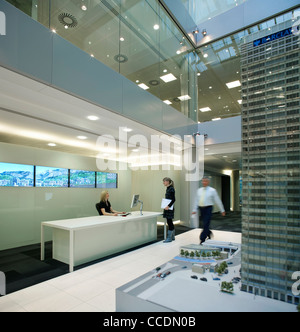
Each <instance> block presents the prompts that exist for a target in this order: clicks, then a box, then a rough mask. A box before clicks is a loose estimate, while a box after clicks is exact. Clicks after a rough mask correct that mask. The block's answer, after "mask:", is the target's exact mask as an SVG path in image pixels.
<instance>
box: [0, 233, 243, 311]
mask: <svg viewBox="0 0 300 332" xmlns="http://www.w3.org/2000/svg"><path fill="white" fill-rule="evenodd" d="M199 234H200V230H199V229H194V230H192V231H189V232H186V233H183V234H180V235H178V236H176V241H174V242H172V243H162V242H157V243H155V244H152V245H149V246H147V247H144V248H141V249H138V250H135V251H132V252H130V253H127V254H123V255H120V256H117V257H114V258H112V259H108V260H106V261H103V262H101V263H97V264H94V265H91V266H89V267H86V268H83V269H80V270H77V271H75V272H73V273H69V274H66V275H63V276H61V277H57V278H54V279H51V280H48V281H46V282H43V283H40V284H37V285H35V286H32V287H28V288H25V289H23V290H20V291H17V292H14V293H11V294H8V295H6V296H3V297H0V312H21V311H24V312H26V311H27V312H54V311H58V312H83V311H88V312H91V311H96V312H97V311H98V312H99V311H100V312H113V311H115V308H116V304H115V290H116V288H118V287H120V286H121V285H123V284H125V283H127V282H129V281H130V280H133V279H135V278H137V277H139V276H140V275H142V274H144V273H146V272H148V271H149V270H152V269H154V268H156V267H158V266H160V265H161V264H163V263H166V262H167V261H168V260H170V259H172V258H174V257H175V256H176V255H178V254H179V249H180V246H182V245H187V244H192V243H196V244H198V242H199ZM214 235H215V237H214V239H215V240H220V241H232V242H236V243H240V242H241V234H240V233H229V232H220V231H214Z"/></svg>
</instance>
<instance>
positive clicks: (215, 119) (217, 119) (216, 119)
mask: <svg viewBox="0 0 300 332" xmlns="http://www.w3.org/2000/svg"><path fill="white" fill-rule="evenodd" d="M211 120H212V121H219V120H221V118H214V119H211Z"/></svg>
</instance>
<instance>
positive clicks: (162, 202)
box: [161, 198, 174, 210]
mask: <svg viewBox="0 0 300 332" xmlns="http://www.w3.org/2000/svg"><path fill="white" fill-rule="evenodd" d="M169 203H171V200H170V199H166V198H163V199H162V201H161V208H162V209H164V208H165V207H166V206H167V205H169ZM173 207H174V204H173V205H172V206H171V207H170V208H169V209H170V210H173Z"/></svg>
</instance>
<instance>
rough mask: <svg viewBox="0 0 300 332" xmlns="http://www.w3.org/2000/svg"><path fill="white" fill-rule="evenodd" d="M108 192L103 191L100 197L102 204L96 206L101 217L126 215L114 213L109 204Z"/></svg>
mask: <svg viewBox="0 0 300 332" xmlns="http://www.w3.org/2000/svg"><path fill="white" fill-rule="evenodd" d="M108 199H109V193H108V191H106V190H105V191H102V193H101V195H100V202H99V203H97V204H96V208H97V210H98V212H99V214H100V216H117V215H118V214H124V213H125V212H118V211H114V210H113V209H112V207H111V204H110V202H109V200H108Z"/></svg>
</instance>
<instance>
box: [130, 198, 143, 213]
mask: <svg viewBox="0 0 300 332" xmlns="http://www.w3.org/2000/svg"><path fill="white" fill-rule="evenodd" d="M139 198H140V195H133V197H132V201H131V206H130V207H131V208H134V207H135V206H137V205H138V203H141V207H140V212H141V216H142V215H143V202H142V201H140V200H139Z"/></svg>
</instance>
